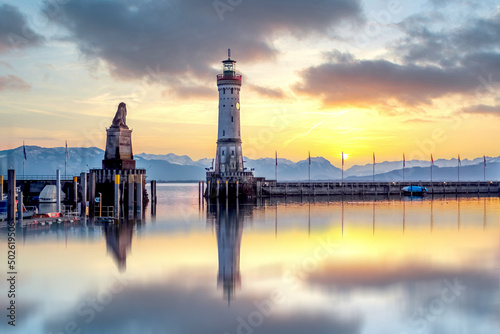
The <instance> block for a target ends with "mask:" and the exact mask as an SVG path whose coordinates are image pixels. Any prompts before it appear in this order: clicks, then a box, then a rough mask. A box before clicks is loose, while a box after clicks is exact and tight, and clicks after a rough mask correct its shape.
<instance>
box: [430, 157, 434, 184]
mask: <svg viewBox="0 0 500 334" xmlns="http://www.w3.org/2000/svg"><path fill="white" fill-rule="evenodd" d="M433 166H434V158H433V157H432V154H431V183H432V167H433Z"/></svg>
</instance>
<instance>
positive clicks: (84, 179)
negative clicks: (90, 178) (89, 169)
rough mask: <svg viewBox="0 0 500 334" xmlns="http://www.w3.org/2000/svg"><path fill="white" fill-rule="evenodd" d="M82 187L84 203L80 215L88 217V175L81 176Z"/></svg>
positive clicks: (82, 174)
mask: <svg viewBox="0 0 500 334" xmlns="http://www.w3.org/2000/svg"><path fill="white" fill-rule="evenodd" d="M80 186H81V188H82V203H81V205H80V210H81V212H80V214H81V215H82V216H86V215H87V173H81V174H80Z"/></svg>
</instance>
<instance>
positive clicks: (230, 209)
mask: <svg viewBox="0 0 500 334" xmlns="http://www.w3.org/2000/svg"><path fill="white" fill-rule="evenodd" d="M251 213H252V207H251V206H245V205H243V206H240V203H239V201H236V202H235V201H227V202H226V201H223V202H222V203H216V204H214V205H210V206H209V207H208V210H207V222H208V223H209V224H212V225H214V226H215V231H216V232H215V233H216V235H217V250H218V265H219V268H218V273H217V287H219V288H222V290H223V296H224V299H227V302H228V304H229V303H230V301H231V299H232V298H233V297H234V295H235V290H236V289H237V288H240V287H241V274H240V249H241V238H242V234H243V218H244V217H245V215H247V214H249V215H251Z"/></svg>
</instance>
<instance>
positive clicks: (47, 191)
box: [38, 184, 66, 203]
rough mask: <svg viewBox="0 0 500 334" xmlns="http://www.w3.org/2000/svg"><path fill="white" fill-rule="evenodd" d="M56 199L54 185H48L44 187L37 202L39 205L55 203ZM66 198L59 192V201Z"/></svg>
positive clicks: (62, 192)
mask: <svg viewBox="0 0 500 334" xmlns="http://www.w3.org/2000/svg"><path fill="white" fill-rule="evenodd" d="M56 197H57V187H56V186H55V185H52V184H49V185H46V186H45V187H44V188H43V189H42V192H41V193H40V196H39V197H38V202H40V203H55V202H56ZM65 198H66V194H65V193H64V191H62V190H61V201H64V199H65Z"/></svg>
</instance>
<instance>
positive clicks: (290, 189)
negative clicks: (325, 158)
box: [257, 181, 500, 196]
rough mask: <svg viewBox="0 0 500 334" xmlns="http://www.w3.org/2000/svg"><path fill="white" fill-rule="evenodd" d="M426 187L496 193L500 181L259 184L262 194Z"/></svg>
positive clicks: (439, 190) (388, 191) (384, 192)
mask: <svg viewBox="0 0 500 334" xmlns="http://www.w3.org/2000/svg"><path fill="white" fill-rule="evenodd" d="M416 185H418V186H421V187H426V188H427V190H428V193H429V194H444V195H446V194H450V195H453V194H470V195H474V194H496V195H498V193H499V190H500V188H499V187H500V182H497V181H495V182H343V183H342V182H276V181H268V182H264V183H262V186H261V189H257V193H258V194H262V196H329V195H332V196H335V195H382V196H383V195H386V196H390V195H401V194H402V188H403V187H407V186H416Z"/></svg>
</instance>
